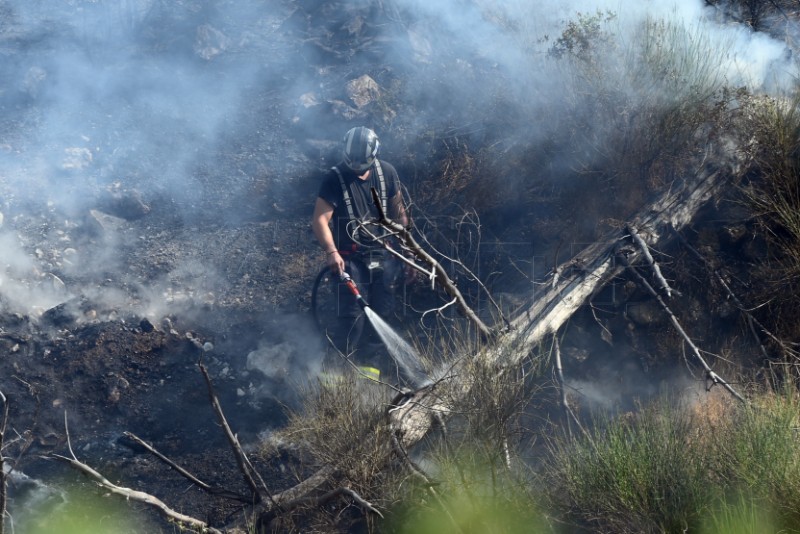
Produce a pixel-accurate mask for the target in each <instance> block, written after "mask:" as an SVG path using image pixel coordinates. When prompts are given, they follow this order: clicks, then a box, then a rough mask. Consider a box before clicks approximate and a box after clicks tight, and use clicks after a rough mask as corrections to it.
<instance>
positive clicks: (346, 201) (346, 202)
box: [332, 159, 388, 221]
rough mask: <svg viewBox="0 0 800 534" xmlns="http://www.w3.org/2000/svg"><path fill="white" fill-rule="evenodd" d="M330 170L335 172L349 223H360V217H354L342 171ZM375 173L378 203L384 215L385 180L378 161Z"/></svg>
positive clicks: (385, 202) (385, 200)
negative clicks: (377, 186) (378, 189)
mask: <svg viewBox="0 0 800 534" xmlns="http://www.w3.org/2000/svg"><path fill="white" fill-rule="evenodd" d="M332 169H333V170H334V171H335V172H336V175H337V176H338V177H339V185H341V186H342V196H343V197H344V205H345V207H346V208H347V216H348V217H349V218H350V220H351V221H360V220H362V218H361V217H356V213H355V208H354V207H353V199H352V197H351V196H350V190H349V188H348V187H347V184H346V183H345V182H344V177H343V176H342V171H340V170H339V168H338V167H336V166H334V167H332ZM375 172H376V173H377V175H378V184H379V185H380V201H381V209H382V210H383V212H384V213H386V206H387V205H388V204H387V198H386V180H385V179H384V177H383V168H381V162H380V161H379V160H377V159H376V160H375Z"/></svg>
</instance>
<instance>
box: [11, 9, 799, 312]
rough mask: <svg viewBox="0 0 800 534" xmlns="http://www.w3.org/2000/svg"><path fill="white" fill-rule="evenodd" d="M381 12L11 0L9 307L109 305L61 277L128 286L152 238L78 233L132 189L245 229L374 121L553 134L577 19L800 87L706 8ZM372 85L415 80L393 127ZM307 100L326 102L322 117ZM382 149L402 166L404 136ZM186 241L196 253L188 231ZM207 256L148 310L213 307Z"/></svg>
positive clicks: (765, 83)
mask: <svg viewBox="0 0 800 534" xmlns="http://www.w3.org/2000/svg"><path fill="white" fill-rule="evenodd" d="M378 4H381V5H380V6H376V3H375V2H368V1H362V2H328V3H326V2H322V1H316V2H315V1H313V0H308V1H304V2H299V1H297V2H292V1H289V0H285V1H279V2H262V1H256V0H248V1H241V2H234V1H230V0H217V1H212V0H206V1H201V0H197V1H190V2H160V1H156V0H123V1H116V2H115V1H110V0H75V1H71V2H56V3H54V2H45V1H42V0H5V1H1V2H0V15H1V16H2V19H0V37H1V39H2V40H1V41H0V56H2V59H3V60H2V61H0V75H2V77H3V80H4V81H5V84H4V85H3V87H2V89H0V111H2V113H3V115H4V118H5V121H4V124H3V125H1V126H0V212H3V213H5V215H6V217H5V221H6V222H5V226H4V227H3V230H4V233H3V234H2V235H0V246H2V254H3V257H2V267H3V269H4V270H3V272H2V273H0V276H2V285H0V295H2V297H3V299H4V301H5V303H6V305H7V306H8V307H10V308H11V309H23V310H26V309H28V310H29V308H30V303H31V302H37V303H39V302H41V304H36V305H37V306H43V307H47V306H50V305H52V304H54V303H58V302H63V301H64V300H65V299H66V298H69V297H70V296H72V295H75V294H78V293H83V294H86V293H88V292H90V291H91V292H92V294H94V295H97V294H98V293H102V289H100V288H97V287H96V285H95V284H93V283H92V284H89V286H90V287H86V288H75V287H68V289H69V291H67V292H66V294H65V293H63V289H56V288H54V286H53V284H55V285H56V286H57V285H58V282H54V281H53V277H56V278H58V276H57V274H55V273H59V272H65V273H67V274H70V275H73V276H78V275H81V276H83V278H84V279H87V280H90V279H92V277H98V276H103V277H104V278H106V279H114V280H119V279H124V278H126V276H127V273H125V272H124V271H125V269H126V266H125V263H124V259H123V258H124V255H123V254H121V253H120V252H121V251H122V250H129V249H132V248H136V247H138V246H140V245H141V243H143V242H146V241H147V239H148V237H149V236H147V235H144V236H143V235H141V234H140V233H136V232H117V233H115V234H114V233H113V232H107V234H106V235H107V236H111V237H105V238H103V239H102V240H101V246H98V247H96V249H94V250H93V251H92V253H91V254H89V253H87V252H86V250H84V249H82V248H81V246H80V245H81V241H80V238H79V236H78V235H77V234H78V233H79V232H78V230H79V229H80V226H81V225H85V220H86V218H87V217H86V214H87V212H88V210H89V209H91V208H94V207H96V206H97V204H98V201H99V197H100V196H101V195H102V194H103V192H104V191H108V190H109V189H112V188H115V187H121V188H122V189H126V190H136V191H138V192H139V193H140V194H141V197H142V199H143V201H144V202H145V203H147V204H149V205H152V206H153V211H152V213H151V214H150V215H148V217H160V219H159V221H160V222H164V221H168V222H171V223H173V224H174V225H175V226H176V227H183V225H184V223H187V222H189V223H193V222H194V221H196V220H198V219H199V220H202V221H205V222H207V221H209V220H212V221H215V222H216V223H218V224H222V225H224V224H226V223H228V222H230V223H236V222H238V221H240V220H241V217H242V215H241V213H242V212H248V211H249V212H251V213H255V214H256V215H257V216H258V217H260V218H263V217H265V214H264V213H263V212H261V211H259V207H258V206H257V204H258V203H260V202H262V199H259V198H256V196H255V195H256V192H258V193H259V194H263V191H261V190H257V189H254V186H253V184H254V182H256V181H258V180H262V181H264V182H265V183H268V185H269V189H268V191H269V193H268V194H269V195H272V197H271V198H269V200H268V201H267V202H266V203H267V204H270V205H271V204H275V203H280V202H281V198H283V199H288V200H289V201H290V202H294V201H298V202H299V201H303V202H305V201H308V199H309V198H313V195H314V193H315V191H298V190H297V188H298V184H299V183H300V182H298V180H297V178H298V175H300V174H312V173H314V172H317V170H318V169H317V167H318V166H319V163H320V161H319V159H315V158H314V156H313V155H312V156H309V150H308V146H309V145H308V144H305V143H306V142H307V141H308V140H309V139H310V140H312V141H320V140H327V141H333V142H335V141H336V140H338V139H339V138H340V136H341V133H342V132H343V131H344V130H345V128H347V127H349V126H351V125H353V124H354V123H356V122H367V123H373V122H374V123H375V124H370V125H371V126H374V127H376V129H377V130H378V132H379V134H380V135H382V136H384V135H385V136H386V137H387V138H389V139H391V138H392V137H393V136H395V132H394V130H402V131H403V133H404V135H406V137H409V138H411V137H414V136H417V135H421V134H422V133H424V132H425V131H426V129H428V128H430V127H431V126H440V125H443V124H453V123H455V124H456V125H457V126H458V127H462V128H463V129H464V130H465V131H467V130H474V131H476V132H480V131H481V130H482V128H483V125H482V124H480V123H481V121H482V120H483V119H482V118H483V117H485V116H487V115H491V113H492V110H493V109H494V108H495V107H496V106H497V105H498V101H499V100H502V102H503V105H505V106H506V113H505V114H504V115H503V116H504V117H508V116H513V117H515V120H516V121H517V122H516V123H515V124H508V125H507V129H508V131H507V136H508V137H509V138H512V137H525V138H526V139H528V140H533V141H535V140H536V139H537V138H539V137H544V136H545V135H546V129H545V128H544V127H543V126H540V125H539V124H538V123H537V120H536V118H537V117H542V116H543V113H544V111H545V110H546V112H547V113H546V114H545V115H544V116H546V117H550V118H551V117H554V116H557V114H558V110H559V109H561V108H562V106H564V102H563V98H564V86H565V84H566V83H567V82H568V80H567V78H566V77H568V76H569V74H570V73H568V72H564V71H563V70H561V69H558V68H555V67H554V66H553V64H552V62H551V61H548V54H547V52H548V50H549V49H550V48H551V47H552V46H553V43H554V42H555V40H556V39H557V38H558V36H559V35H561V33H562V32H563V31H564V29H565V28H566V25H567V23H568V22H569V21H571V20H575V18H576V16H577V14H578V13H583V14H589V15H591V14H594V13H598V12H613V13H614V14H615V15H616V18H615V22H614V23H613V24H612V25H611V26H610V27H609V31H611V32H613V33H615V34H616V35H617V37H618V39H619V42H620V43H625V42H626V36H627V34H629V33H630V34H632V33H633V32H635V31H637V28H640V26H641V23H642V21H644V20H646V19H659V18H665V19H668V20H670V21H672V23H674V24H680V25H684V26H685V27H687V28H689V29H690V31H688V32H687V35H696V36H698V41H697V42H698V43H700V44H701V45H702V46H707V47H709V49H712V50H716V51H717V52H718V51H720V50H724V61H721V62H720V68H721V69H722V70H721V76H723V77H725V79H726V80H727V81H728V83H730V84H732V85H747V86H748V87H751V88H753V89H756V90H757V89H762V88H766V89H774V88H776V87H778V86H779V85H780V82H781V81H782V80H784V79H786V78H787V77H790V76H792V75H794V74H795V70H794V68H793V67H792V66H791V65H790V64H789V63H787V61H786V59H785V47H784V45H783V44H782V43H780V42H778V41H776V40H774V39H772V38H770V37H768V36H767V35H765V34H760V33H754V32H752V31H749V30H748V29H746V28H743V27H742V26H741V25H726V24H721V23H720V22H719V21H718V16H717V13H716V12H714V11H713V9H712V8H709V7H706V6H705V3H704V2H702V1H701V0H675V1H673V2H659V1H641V2H635V3H630V2H628V3H622V2H620V1H616V2H612V1H599V0H597V1H588V0H572V1H563V0H547V1H543V2H528V1H523V0H502V1H489V0H437V1H435V2H433V1H428V0H425V1H423V0H397V1H395V2H383V3H378ZM381 10H383V12H381V13H378V12H379V11H381ZM699 36H702V39H701V37H699ZM364 42H368V43H369V46H362V45H363V44H364ZM623 52H624V50H621V49H620V53H623ZM601 59H603V60H604V61H606V62H607V65H599V66H598V68H600V69H603V68H607V69H613V68H615V64H616V62H618V61H619V58H618V57H613V56H610V57H606V58H601ZM365 73H370V74H371V75H373V76H374V77H375V78H377V79H378V80H379V81H380V83H381V88H382V90H384V91H387V90H389V88H390V87H391V86H393V83H394V82H399V83H398V84H397V85H398V86H399V87H401V89H400V90H399V93H400V94H399V95H398V100H399V102H396V103H395V102H390V105H394V106H395V109H394V110H393V111H394V112H395V113H396V114H397V115H396V116H395V115H391V114H388V115H387V116H386V117H385V118H384V119H380V118H378V117H376V116H374V115H370V114H368V113H366V114H365V113H363V112H360V111H359V109H357V106H356V105H355V104H353V103H352V102H349V103H348V102H347V95H346V91H345V86H346V83H347V82H348V81H350V80H353V79H356V78H358V77H359V76H361V75H362V74H365ZM487 73H494V74H495V76H488V75H487ZM620 84H624V80H620ZM303 95H311V96H308V97H307V100H306V101H307V102H308V107H306V105H304V104H303V103H302V101H301V96H303ZM315 102H316V103H315ZM340 102H344V103H345V104H346V106H345V107H344V108H342V107H341V106H340V105H339V104H340ZM342 109H344V111H341V110H342ZM509 110H512V111H517V112H516V113H509ZM475 123H477V124H475ZM476 135H480V133H477V134H476ZM384 147H385V150H386V152H387V153H388V154H389V155H391V154H392V153H393V152H392V146H391V143H390V142H388V143H384ZM395 156H396V154H395ZM395 159H396V157H395ZM120 184H121V186H120ZM287 195H288V196H287ZM310 209H311V206H310V204H309V206H308V210H307V211H308V212H310ZM40 212H43V213H46V214H48V217H49V218H50V221H51V226H53V224H52V221H56V223H57V224H56V225H55V228H49V229H46V230H43V231H42V233H41V237H42V239H47V240H50V238H52V237H53V236H54V234H53V231H54V230H58V231H60V232H62V234H63V235H62V236H61V237H66V238H67V240H66V241H64V240H61V241H59V239H61V237H55V243H56V245H54V246H53V247H52V250H43V254H40V255H37V253H36V250H37V248H40V247H37V244H36V243H31V242H27V241H25V240H24V239H21V238H20V237H19V235H18V234H17V233H16V232H15V230H14V228H15V225H19V224H22V222H25V223H26V224H27V227H28V228H30V227H31V226H34V225H35V224H36V219H37V217H38V216H39V213H40ZM146 230H147V229H146V227H145V228H144V230H143V231H146ZM182 235H183V238H182V239H184V240H185V241H187V242H191V241H192V240H197V236H194V235H192V233H191V231H190V230H189V229H188V228H187V229H186V230H184V231H183V234H182ZM198 246H199V245H198ZM198 256H199V255H195V256H194V257H192V258H190V260H189V261H188V262H187V263H186V264H183V265H181V264H178V265H173V266H172V269H171V270H170V271H169V272H168V273H161V274H160V275H159V276H160V278H157V280H156V281H155V283H154V284H153V288H151V289H149V290H147V289H144V288H142V289H141V290H140V293H141V294H142V296H143V298H144V299H145V300H148V301H151V302H145V303H143V304H142V307H143V308H144V309H146V310H149V311H150V312H151V313H156V312H157V313H165V309H164V307H163V306H162V305H164V304H173V303H174V302H175V300H176V298H177V300H180V298H182V297H180V295H182V294H185V291H184V293H181V292H180V289H178V290H176V291H177V292H178V293H177V295H178V297H176V296H175V295H176V294H172V295H171V296H170V295H167V296H166V297H165V295H164V292H165V291H167V289H164V286H169V285H170V284H171V283H172V280H173V279H174V278H175V277H178V278H181V277H183V278H186V276H184V273H189V274H190V275H194V276H195V278H197V277H199V278H201V279H202V283H201V284H200V286H202V287H200V288H198V289H197V291H198V292H201V293H203V294H206V293H211V292H213V291H215V290H216V289H217V288H220V287H226V284H225V283H223V282H222V281H220V280H215V278H217V277H221V276H222V275H221V274H220V273H219V270H218V269H215V268H214V267H213V266H209V265H202V266H198V263H203V260H202V259H197V258H198ZM36 273H38V274H36ZM175 273H177V274H175ZM48 274H49V275H50V276H48ZM140 274H141V273H140ZM173 274H175V276H172V275H173ZM40 275H41V279H40V278H39V277H40ZM31 279H36V283H31V282H30V280H31ZM140 283H141V282H139V283H138V284H135V283H131V285H133V286H137V287H138V285H139V284H140ZM109 294H112V293H111V292H110V293H109ZM118 297H119V295H118V294H116V293H114V294H113V298H112V300H114V301H116V300H117V299H118ZM170 298H172V300H171V301H169V302H167V301H168V300H169V299H170ZM26 311H27V310H26Z"/></svg>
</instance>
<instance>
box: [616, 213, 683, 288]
mask: <svg viewBox="0 0 800 534" xmlns="http://www.w3.org/2000/svg"><path fill="white" fill-rule="evenodd" d="M625 229H626V230H627V232H628V233H629V234H630V236H631V239H633V242H634V243H636V246H637V247H639V251H640V252H641V253H642V257H643V258H644V260H645V261H646V262H647V265H649V266H650V268H651V269H652V270H653V276H654V277H655V279H656V281H657V282H658V285H659V286H661V289H663V290H664V293H666V295H667V297H672V292H673V290H672V288H671V287H670V286H669V283H667V279H666V278H664V275H663V274H661V267H659V266H658V263H656V261H655V260H654V259H653V256H652V254H650V247H648V246H647V243H645V242H644V239H642V236H640V235H639V232H637V231H636V229H635V228H634V227H633V226H631V225H627V226H626V228H625Z"/></svg>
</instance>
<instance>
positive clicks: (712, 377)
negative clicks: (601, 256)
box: [618, 253, 747, 403]
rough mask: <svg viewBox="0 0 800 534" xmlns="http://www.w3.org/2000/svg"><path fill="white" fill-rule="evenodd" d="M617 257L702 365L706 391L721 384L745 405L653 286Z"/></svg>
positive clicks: (620, 255) (626, 262) (743, 400)
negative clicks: (707, 361) (654, 301)
mask: <svg viewBox="0 0 800 534" xmlns="http://www.w3.org/2000/svg"><path fill="white" fill-rule="evenodd" d="M618 256H619V258H620V259H621V260H622V262H623V263H624V265H625V266H626V267H627V268H628V270H630V271H631V272H632V273H633V274H634V276H636V278H637V279H638V280H639V283H640V284H641V285H642V287H644V288H645V289H646V290H647V291H648V293H650V295H652V296H653V298H655V299H656V301H658V303H659V304H660V305H661V308H662V309H663V310H664V311H665V312H666V314H667V315H668V316H669V320H670V322H672V326H673V327H675V330H677V332H678V334H680V336H681V337H682V338H683V339H684V341H686V344H687V345H689V348H691V349H692V353H693V354H694V356H695V358H696V359H697V360H698V361H699V362H700V365H702V366H703V369H705V371H706V380H708V381H709V383H710V385H708V386H707V389H710V388H711V387H712V386H713V385H715V384H722V386H723V387H724V388H725V389H727V390H728V391H729V392H730V393H731V395H733V396H734V397H736V399H738V400H739V401H741V402H743V403H747V401H746V400H745V398H744V397H742V396H741V395H740V394H739V393H738V392H737V391H736V390H735V389H733V386H731V385H730V384H729V383H728V382H727V381H725V380H724V379H723V378H722V377H721V376H719V375H718V374H717V373H715V372H714V371H713V370H712V369H711V367H709V365H708V363H706V360H705V359H704V358H703V355H702V354H700V349H699V348H697V345H695V344H694V342H693V341H692V339H691V338H690V337H689V335H688V334H687V333H686V331H685V330H684V329H683V327H682V326H681V324H680V322H679V321H678V318H677V317H675V314H674V313H672V310H671V309H669V306H667V304H666V303H665V302H664V300H663V299H662V298H661V295H659V294H658V292H657V291H656V290H655V289H653V286H651V285H650V283H649V282H648V281H647V280H646V279H645V278H644V277H643V276H642V275H641V274H640V273H639V271H637V270H636V269H635V268H634V267H633V266H632V265H631V264H630V263H629V262H628V259H627V258H626V257H625V254H624V253H620V254H619V255H618Z"/></svg>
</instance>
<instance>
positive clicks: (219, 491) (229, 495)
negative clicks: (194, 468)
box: [123, 432, 253, 503]
mask: <svg viewBox="0 0 800 534" xmlns="http://www.w3.org/2000/svg"><path fill="white" fill-rule="evenodd" d="M123 434H124V435H125V436H127V437H129V438H130V439H132V440H133V441H135V442H136V443H138V444H139V445H140V446H141V447H144V448H145V449H147V451H148V452H149V453H150V454H152V455H153V456H155V457H156V458H158V459H159V460H161V461H162V462H164V463H165V464H167V465H168V466H170V467H171V468H172V469H174V470H175V471H177V472H178V473H180V474H181V475H182V476H183V477H185V478H186V479H188V480H189V481H190V482H191V483H192V484H194V485H195V486H197V487H199V488H200V489H202V490H203V491H205V492H207V493H210V494H212V495H218V496H220V497H223V498H225V499H231V500H235V501H239V502H243V503H252V502H253V499H252V498H249V497H246V496H244V495H241V494H239V493H236V492H233V491H230V490H226V489H225V488H218V487H214V486H211V485H210V484H206V483H205V482H203V481H202V480H200V479H198V478H197V477H195V476H194V475H192V474H191V473H189V472H188V471H187V470H186V469H184V468H183V467H181V466H179V465H178V464H176V463H175V462H173V461H172V460H170V459H169V458H167V457H166V456H164V455H163V454H161V453H160V452H159V451H157V450H156V449H155V448H154V447H152V446H151V445H150V444H148V443H146V442H145V441H144V440H143V439H141V438H140V437H139V436H137V435H135V434H132V433H131V432H123Z"/></svg>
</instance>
